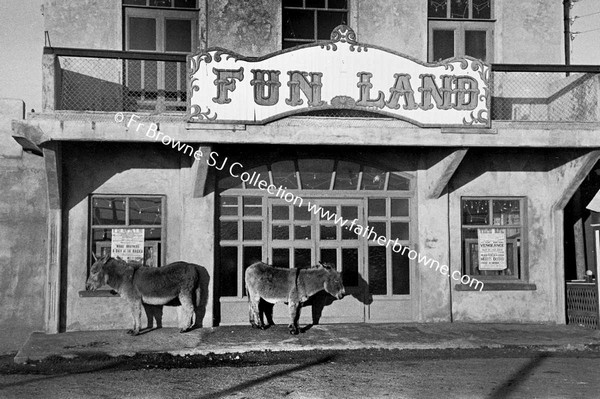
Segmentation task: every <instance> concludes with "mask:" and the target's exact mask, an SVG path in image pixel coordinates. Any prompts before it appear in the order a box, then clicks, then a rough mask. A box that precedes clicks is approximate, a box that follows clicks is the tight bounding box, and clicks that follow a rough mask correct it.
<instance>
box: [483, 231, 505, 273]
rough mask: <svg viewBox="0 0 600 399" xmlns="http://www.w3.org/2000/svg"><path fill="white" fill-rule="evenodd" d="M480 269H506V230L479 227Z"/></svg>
mask: <svg viewBox="0 0 600 399" xmlns="http://www.w3.org/2000/svg"><path fill="white" fill-rule="evenodd" d="M477 243H478V253H479V270H504V269H506V230H504V229H477Z"/></svg>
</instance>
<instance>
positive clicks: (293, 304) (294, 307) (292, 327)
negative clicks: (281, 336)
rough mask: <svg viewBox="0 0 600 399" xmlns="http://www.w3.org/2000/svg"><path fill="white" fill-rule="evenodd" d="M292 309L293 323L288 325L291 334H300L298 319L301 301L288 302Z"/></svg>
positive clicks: (291, 317)
mask: <svg viewBox="0 0 600 399" xmlns="http://www.w3.org/2000/svg"><path fill="white" fill-rule="evenodd" d="M288 309H289V311H290V320H291V321H292V323H291V324H290V325H289V326H288V327H289V328H290V334H293V335H298V333H299V332H300V330H299V328H298V319H300V303H298V302H293V301H290V302H289V304H288Z"/></svg>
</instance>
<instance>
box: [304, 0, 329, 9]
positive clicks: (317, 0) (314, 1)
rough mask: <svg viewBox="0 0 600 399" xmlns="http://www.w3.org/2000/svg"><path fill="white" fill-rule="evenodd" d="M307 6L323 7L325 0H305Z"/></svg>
mask: <svg viewBox="0 0 600 399" xmlns="http://www.w3.org/2000/svg"><path fill="white" fill-rule="evenodd" d="M306 7H308V8H325V0H306Z"/></svg>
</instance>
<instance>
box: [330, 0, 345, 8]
mask: <svg viewBox="0 0 600 399" xmlns="http://www.w3.org/2000/svg"><path fill="white" fill-rule="evenodd" d="M327 6H328V7H329V8H337V9H340V8H347V7H348V2H347V1H346V0H329V2H328V3H327Z"/></svg>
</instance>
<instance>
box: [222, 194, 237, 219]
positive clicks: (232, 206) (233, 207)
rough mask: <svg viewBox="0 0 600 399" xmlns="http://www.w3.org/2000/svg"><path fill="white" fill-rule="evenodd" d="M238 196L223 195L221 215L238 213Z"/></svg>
mask: <svg viewBox="0 0 600 399" xmlns="http://www.w3.org/2000/svg"><path fill="white" fill-rule="evenodd" d="M237 214H238V199H237V197H221V215H237Z"/></svg>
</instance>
